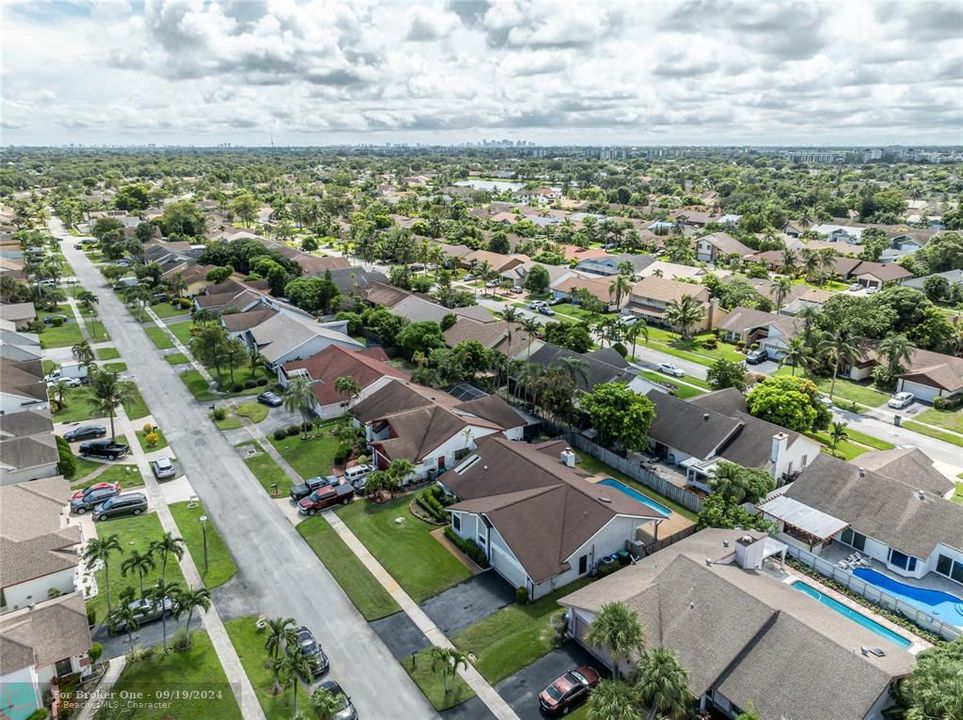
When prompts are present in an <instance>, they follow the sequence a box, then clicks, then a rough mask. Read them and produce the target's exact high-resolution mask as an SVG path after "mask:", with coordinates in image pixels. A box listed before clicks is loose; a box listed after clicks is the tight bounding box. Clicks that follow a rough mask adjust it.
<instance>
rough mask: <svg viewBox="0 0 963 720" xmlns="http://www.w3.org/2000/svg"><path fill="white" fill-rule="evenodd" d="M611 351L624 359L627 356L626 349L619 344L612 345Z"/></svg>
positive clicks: (627, 351)
mask: <svg viewBox="0 0 963 720" xmlns="http://www.w3.org/2000/svg"><path fill="white" fill-rule="evenodd" d="M612 349H613V350H615V352H617V353H618V354H619V355H621V356H622V357H626V356H627V355H628V354H629V350H628V348H626V347H625V345H623V344H622V343H620V342H616V343H613V344H612Z"/></svg>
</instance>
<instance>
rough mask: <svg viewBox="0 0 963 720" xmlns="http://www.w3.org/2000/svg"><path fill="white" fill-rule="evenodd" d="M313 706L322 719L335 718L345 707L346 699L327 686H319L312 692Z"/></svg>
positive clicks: (331, 719)
mask: <svg viewBox="0 0 963 720" xmlns="http://www.w3.org/2000/svg"><path fill="white" fill-rule="evenodd" d="M311 707H312V708H314V711H315V712H316V713H317V714H318V717H319V718H320V720H334V718H335V716H336V715H337V714H338V712H339V711H340V710H343V709H344V707H345V699H344V697H343V696H341V695H335V694H334V693H333V692H331V691H330V690H328V689H327V688H326V687H323V686H318V687H316V688H315V689H314V692H312V693H311Z"/></svg>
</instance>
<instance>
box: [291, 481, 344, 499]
mask: <svg viewBox="0 0 963 720" xmlns="http://www.w3.org/2000/svg"><path fill="white" fill-rule="evenodd" d="M337 484H338V476H337V475H327V476H325V477H321V476H320V475H315V476H314V477H309V478H308V479H307V480H305V481H304V482H303V483H298V484H297V485H294V486H292V487H291V499H292V500H294V502H297V501H298V500H300V499H301V498H306V497H307V496H308V495H310V494H311V493H313V492H314V491H315V490H318V489H320V488H323V487H327V486H329V485H330V486H334V485H337Z"/></svg>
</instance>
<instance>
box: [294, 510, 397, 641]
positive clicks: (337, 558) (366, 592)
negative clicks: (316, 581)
mask: <svg viewBox="0 0 963 720" xmlns="http://www.w3.org/2000/svg"><path fill="white" fill-rule="evenodd" d="M298 532H299V533H300V534H301V537H303V538H304V540H305V542H307V544H308V545H310V546H311V549H312V550H314V553H315V555H317V556H318V559H319V560H321V562H322V564H323V565H324V566H325V567H326V568H327V569H328V571H329V572H330V573H331V574H332V575H333V576H334V579H335V580H337V581H338V585H340V586H341V589H342V590H344V592H345V594H346V595H347V596H348V597H349V598H351V602H353V603H354V604H355V606H357V608H358V610H359V612H360V613H361V614H362V615H364V617H365V620H368V621H369V622H370V621H372V620H377V619H378V618H383V617H387V616H388V615H393V614H394V613H396V612H398V611H399V610H400V609H401V608H399V607H398V604H397V603H396V602H395V601H394V600H393V599H392V598H391V595H389V594H388V591H387V590H385V589H384V588H383V587H382V586H381V583H379V582H378V581H377V580H376V579H375V577H374V575H372V574H371V573H370V572H369V571H368V569H367V568H366V567H365V566H364V564H363V563H362V562H361V561H360V560H359V559H358V557H357V555H355V554H354V553H353V552H351V550H350V549H348V546H347V545H345V544H344V541H343V540H342V539H341V538H340V537H338V534H337V533H336V532H335V531H334V528H332V527H331V525H330V524H329V523H328V521H327V520H325V519H324V518H323V517H320V516H315V517H311V518H308V519H307V520H305V521H303V522H302V523H300V524H299V525H298Z"/></svg>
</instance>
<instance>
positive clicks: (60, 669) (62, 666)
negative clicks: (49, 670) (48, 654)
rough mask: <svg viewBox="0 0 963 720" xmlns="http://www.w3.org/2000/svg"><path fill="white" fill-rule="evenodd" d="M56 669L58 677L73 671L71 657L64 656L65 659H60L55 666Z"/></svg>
mask: <svg viewBox="0 0 963 720" xmlns="http://www.w3.org/2000/svg"><path fill="white" fill-rule="evenodd" d="M54 670H55V671H56V673H57V677H63V676H64V675H69V674H70V673H71V672H72V671H73V667H72V666H71V664H70V658H69V657H68V658H64V659H63V660H58V661H57V664H56V665H55V666H54Z"/></svg>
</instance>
